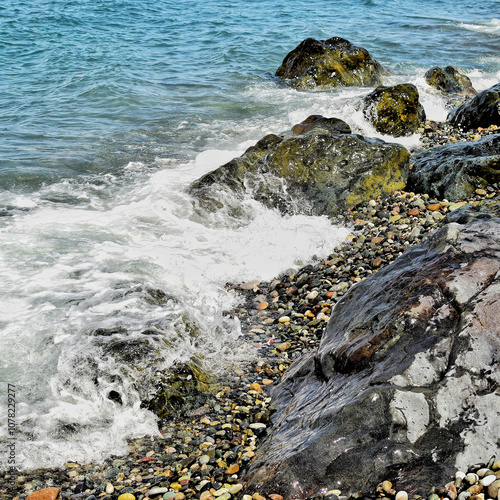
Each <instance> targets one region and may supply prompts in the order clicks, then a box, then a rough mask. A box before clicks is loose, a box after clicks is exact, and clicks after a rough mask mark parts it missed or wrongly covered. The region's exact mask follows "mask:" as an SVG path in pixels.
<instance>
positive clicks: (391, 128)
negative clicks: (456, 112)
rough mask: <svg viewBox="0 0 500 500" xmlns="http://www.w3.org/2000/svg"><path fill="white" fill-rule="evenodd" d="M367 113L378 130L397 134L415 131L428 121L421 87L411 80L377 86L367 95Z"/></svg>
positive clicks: (396, 135)
mask: <svg viewBox="0 0 500 500" xmlns="http://www.w3.org/2000/svg"><path fill="white" fill-rule="evenodd" d="M363 113H364V115H365V117H366V119H367V120H368V121H370V122H371V123H372V124H373V126H374V127H375V130H377V131H378V132H380V133H381V134H387V135H392V136H394V137H401V136H407V135H411V134H414V133H415V132H416V131H417V129H418V127H419V126H420V123H421V122H423V121H425V111H424V108H423V106H422V104H420V101H419V94H418V90H417V87H415V85H413V84H411V83H404V84H401V85H395V86H392V87H383V86H380V87H377V88H376V89H375V90H374V91H373V92H371V93H370V94H368V95H367V96H366V97H365V98H364V107H363Z"/></svg>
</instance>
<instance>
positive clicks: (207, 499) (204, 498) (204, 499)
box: [200, 490, 213, 500]
mask: <svg viewBox="0 0 500 500" xmlns="http://www.w3.org/2000/svg"><path fill="white" fill-rule="evenodd" d="M212 498H213V496H212V493H210V491H209V490H206V491H204V492H202V494H201V495H200V500H211V499H212Z"/></svg>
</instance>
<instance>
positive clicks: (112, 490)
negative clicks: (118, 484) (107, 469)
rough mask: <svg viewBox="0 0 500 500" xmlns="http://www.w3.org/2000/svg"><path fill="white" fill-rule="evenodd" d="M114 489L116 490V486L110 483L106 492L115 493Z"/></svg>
mask: <svg viewBox="0 0 500 500" xmlns="http://www.w3.org/2000/svg"><path fill="white" fill-rule="evenodd" d="M114 491H115V487H114V486H113V485H112V484H111V483H108V484H107V485H106V493H107V494H108V495H111V493H113V492H114Z"/></svg>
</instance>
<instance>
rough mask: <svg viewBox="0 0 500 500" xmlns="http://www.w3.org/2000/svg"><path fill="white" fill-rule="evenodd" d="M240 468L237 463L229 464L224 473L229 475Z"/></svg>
mask: <svg viewBox="0 0 500 500" xmlns="http://www.w3.org/2000/svg"><path fill="white" fill-rule="evenodd" d="M239 470H240V466H239V465H238V464H231V465H230V466H229V467H228V468H227V469H226V474H227V475H228V476H229V475H231V474H236V473H237V472H238V471H239Z"/></svg>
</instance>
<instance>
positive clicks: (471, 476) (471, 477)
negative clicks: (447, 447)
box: [465, 472, 479, 484]
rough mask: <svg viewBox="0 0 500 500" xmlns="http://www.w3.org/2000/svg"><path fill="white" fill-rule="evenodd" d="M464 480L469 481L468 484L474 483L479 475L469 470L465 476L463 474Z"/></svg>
mask: <svg viewBox="0 0 500 500" xmlns="http://www.w3.org/2000/svg"><path fill="white" fill-rule="evenodd" d="M465 480H466V481H467V482H468V483H469V484H476V483H477V482H478V481H479V476H478V475H477V474H474V473H473V472H469V473H468V474H467V475H466V476H465Z"/></svg>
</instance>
